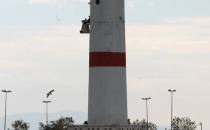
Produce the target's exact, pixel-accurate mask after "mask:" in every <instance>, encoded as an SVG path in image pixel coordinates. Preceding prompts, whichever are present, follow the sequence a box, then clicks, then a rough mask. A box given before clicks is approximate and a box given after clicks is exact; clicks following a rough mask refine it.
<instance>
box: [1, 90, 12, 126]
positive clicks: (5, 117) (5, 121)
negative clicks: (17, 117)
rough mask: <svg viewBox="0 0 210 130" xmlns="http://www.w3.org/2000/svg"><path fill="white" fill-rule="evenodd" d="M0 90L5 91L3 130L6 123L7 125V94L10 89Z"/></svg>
mask: <svg viewBox="0 0 210 130" xmlns="http://www.w3.org/2000/svg"><path fill="white" fill-rule="evenodd" d="M1 92H3V93H5V106H4V107H5V111H4V130H6V125H7V94H8V93H10V92H12V91H10V90H1Z"/></svg>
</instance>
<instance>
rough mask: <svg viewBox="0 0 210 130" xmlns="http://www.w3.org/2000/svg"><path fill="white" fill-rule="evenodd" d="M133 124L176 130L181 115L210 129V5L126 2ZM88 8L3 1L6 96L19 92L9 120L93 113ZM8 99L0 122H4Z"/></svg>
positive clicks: (0, 31) (2, 83)
mask: <svg viewBox="0 0 210 130" xmlns="http://www.w3.org/2000/svg"><path fill="white" fill-rule="evenodd" d="M125 1H126V2H125V3H126V21H127V22H126V39H127V40H126V41H127V59H128V65H127V76H128V109H129V118H131V119H136V118H144V116H145V103H144V102H143V101H141V98H142V97H145V96H151V97H152V100H151V101H150V104H149V107H150V108H149V111H150V120H152V121H154V122H156V123H157V124H158V125H162V126H169V121H170V95H169V93H168V92H167V90H168V89H169V88H173V89H177V92H176V93H175V97H174V102H175V104H174V114H175V115H176V116H189V117H191V118H192V119H193V120H195V121H197V122H203V124H204V128H205V129H210V126H208V125H209V121H210V115H209V112H210V31H209V30H210V1H209V0H125ZM87 3H88V0H0V89H11V90H13V93H11V94H10V95H9V103H8V114H17V113H25V112H43V111H44V106H43V104H42V103H41V101H42V100H44V99H45V93H46V92H47V91H49V90H50V89H55V90H56V92H55V95H53V96H52V97H51V100H53V103H51V104H50V111H51V112H59V111H64V110H77V111H82V112H87V92H88V50H89V48H88V39H89V36H88V35H80V34H79V30H80V21H81V19H83V18H84V17H87V16H89V5H88V4H87ZM3 98H4V95H3V94H0V99H1V100H0V106H1V107H0V116H3V111H4V109H3V103H4V102H3Z"/></svg>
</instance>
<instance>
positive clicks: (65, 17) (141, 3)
mask: <svg viewBox="0 0 210 130" xmlns="http://www.w3.org/2000/svg"><path fill="white" fill-rule="evenodd" d="M129 3H130V4H133V5H132V6H130V4H129ZM88 15H89V5H88V4H86V3H85V2H70V1H67V2H66V3H65V4H64V5H63V6H62V7H58V6H47V5H32V4H29V2H28V1H27V0H6V1H5V0H0V19H1V20H0V26H1V27H2V26H26V25H29V26H31V25H37V26H40V25H50V24H57V23H62V24H67V23H71V24H80V21H81V19H83V18H84V17H88ZM191 16H210V0H126V20H127V22H142V23H148V22H159V21H161V20H164V19H168V18H176V17H191Z"/></svg>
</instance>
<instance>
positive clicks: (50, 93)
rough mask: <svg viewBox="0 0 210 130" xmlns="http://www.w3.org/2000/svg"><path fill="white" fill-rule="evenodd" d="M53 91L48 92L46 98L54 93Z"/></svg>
mask: <svg viewBox="0 0 210 130" xmlns="http://www.w3.org/2000/svg"><path fill="white" fill-rule="evenodd" d="M54 91H55V90H51V91H50V92H48V93H47V98H48V97H49V96H50V95H52V93H53V92H54Z"/></svg>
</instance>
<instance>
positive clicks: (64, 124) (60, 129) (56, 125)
mask: <svg viewBox="0 0 210 130" xmlns="http://www.w3.org/2000/svg"><path fill="white" fill-rule="evenodd" d="M73 124H74V120H73V118H72V117H65V118H63V117H61V118H59V119H58V120H56V121H51V122H50V123H49V124H48V125H45V124H43V123H39V128H40V130H67V129H68V128H69V127H70V126H72V125H73Z"/></svg>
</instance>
